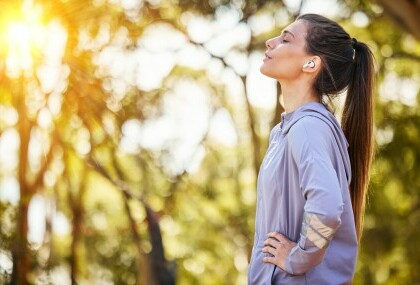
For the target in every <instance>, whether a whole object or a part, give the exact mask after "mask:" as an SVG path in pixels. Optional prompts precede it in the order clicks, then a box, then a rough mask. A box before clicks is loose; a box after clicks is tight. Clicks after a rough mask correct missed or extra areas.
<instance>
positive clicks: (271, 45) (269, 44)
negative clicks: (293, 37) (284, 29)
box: [265, 38, 275, 49]
mask: <svg viewBox="0 0 420 285" xmlns="http://www.w3.org/2000/svg"><path fill="white" fill-rule="evenodd" d="M265 46H266V47H267V48H268V49H273V48H274V46H275V44H274V38H271V39H268V40H267V41H266V42H265Z"/></svg>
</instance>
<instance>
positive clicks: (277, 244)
mask: <svg viewBox="0 0 420 285" xmlns="http://www.w3.org/2000/svg"><path fill="white" fill-rule="evenodd" d="M264 245H269V246H272V247H274V248H279V247H280V246H281V242H280V241H278V240H276V239H273V238H268V239H266V240H265V242H264Z"/></svg>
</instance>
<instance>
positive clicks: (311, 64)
mask: <svg viewBox="0 0 420 285" xmlns="http://www.w3.org/2000/svg"><path fill="white" fill-rule="evenodd" d="M305 67H310V68H314V67H315V62H314V61H313V60H310V61H308V62H307V63H305V64H304V65H303V68H305Z"/></svg>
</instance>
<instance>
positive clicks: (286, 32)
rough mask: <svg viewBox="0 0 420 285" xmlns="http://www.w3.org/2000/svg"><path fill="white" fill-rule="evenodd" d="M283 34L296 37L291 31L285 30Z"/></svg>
mask: <svg viewBox="0 0 420 285" xmlns="http://www.w3.org/2000/svg"><path fill="white" fill-rule="evenodd" d="M283 33H284V34H289V35H291V36H292V37H295V35H294V34H293V33H292V32H291V31H288V30H284V31H283Z"/></svg>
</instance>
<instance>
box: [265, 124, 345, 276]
mask: <svg viewBox="0 0 420 285" xmlns="http://www.w3.org/2000/svg"><path fill="white" fill-rule="evenodd" d="M314 121H315V122H314ZM317 124H318V125H317ZM319 124H321V128H320V125H319ZM328 128H329V127H328V126H327V125H326V124H325V123H324V122H322V121H320V120H318V119H314V118H302V119H301V120H300V121H299V122H298V123H296V125H295V126H293V129H292V130H291V131H290V132H289V133H288V137H289V144H290V147H291V150H292V157H293V159H294V160H295V162H296V165H297V166H298V171H299V182H300V188H301V190H302V192H303V193H302V194H303V196H304V197H305V199H306V203H305V206H304V218H303V222H302V230H301V235H300V239H299V241H298V242H297V243H293V242H292V241H290V240H289V239H288V238H287V237H285V236H283V235H280V234H273V233H270V234H269V238H268V239H267V240H266V247H264V248H263V251H264V252H268V253H271V254H272V255H273V257H267V258H265V260H264V261H265V262H269V263H273V264H275V265H277V266H279V267H280V268H282V269H283V270H285V271H287V272H289V273H290V274H295V275H299V274H304V273H305V272H307V271H308V270H310V269H311V268H313V267H314V266H316V265H318V264H319V263H320V262H321V261H322V260H323V258H324V255H325V252H326V249H327V247H328V244H329V242H330V241H331V239H332V238H333V236H334V233H335V232H336V230H337V229H338V228H339V226H340V224H341V219H340V216H341V214H342V212H343V201H342V196H341V188H340V184H339V181H338V177H337V173H336V170H335V169H334V167H333V164H332V160H331V151H330V144H329V139H331V136H330V135H331V134H330V133H329V129H328Z"/></svg>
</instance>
